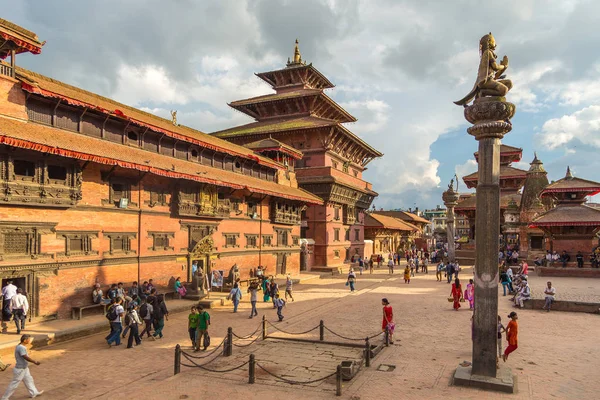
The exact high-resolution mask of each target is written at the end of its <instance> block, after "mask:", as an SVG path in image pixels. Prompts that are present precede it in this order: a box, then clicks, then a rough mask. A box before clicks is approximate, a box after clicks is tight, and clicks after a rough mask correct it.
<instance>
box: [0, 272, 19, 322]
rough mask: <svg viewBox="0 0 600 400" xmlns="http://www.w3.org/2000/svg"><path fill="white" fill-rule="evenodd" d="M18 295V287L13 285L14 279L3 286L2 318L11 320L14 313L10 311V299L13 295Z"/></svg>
mask: <svg viewBox="0 0 600 400" xmlns="http://www.w3.org/2000/svg"><path fill="white" fill-rule="evenodd" d="M16 295H17V287H16V286H15V285H13V281H11V280H9V281H7V282H6V285H5V286H4V287H3V288H2V299H3V304H2V320H4V321H10V317H12V313H11V312H10V301H11V300H12V298H13V296H16Z"/></svg>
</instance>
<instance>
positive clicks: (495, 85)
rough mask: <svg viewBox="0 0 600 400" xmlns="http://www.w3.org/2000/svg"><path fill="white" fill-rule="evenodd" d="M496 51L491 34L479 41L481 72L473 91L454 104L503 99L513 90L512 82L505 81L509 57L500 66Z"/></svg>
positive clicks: (478, 73)
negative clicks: (495, 98)
mask: <svg viewBox="0 0 600 400" xmlns="http://www.w3.org/2000/svg"><path fill="white" fill-rule="evenodd" d="M494 50H496V39H494V36H493V35H492V33H491V32H490V33H489V34H487V35H485V36H483V37H482V38H481V39H480V41H479V54H480V57H481V59H480V61H479V70H478V71H477V80H476V81H475V85H474V86H473V89H472V90H471V91H470V92H469V94H467V95H466V96H465V97H463V98H462V99H460V100H458V101H455V102H454V104H456V105H459V106H465V107H466V105H467V104H468V103H469V102H470V101H471V100H473V98H475V99H478V98H480V97H503V96H506V93H508V91H509V90H510V89H511V88H512V82H511V81H510V80H509V79H503V78H504V75H502V74H503V73H504V72H506V69H507V68H508V57H507V56H504V58H503V59H502V61H501V62H500V64H498V63H497V62H496V59H497V58H498V56H497V55H496V53H495V52H494Z"/></svg>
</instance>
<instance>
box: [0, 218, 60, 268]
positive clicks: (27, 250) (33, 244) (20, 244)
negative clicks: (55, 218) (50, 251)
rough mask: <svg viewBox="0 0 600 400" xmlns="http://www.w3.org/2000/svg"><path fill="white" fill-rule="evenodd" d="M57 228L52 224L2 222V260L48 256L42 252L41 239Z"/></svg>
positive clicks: (0, 240)
mask: <svg viewBox="0 0 600 400" xmlns="http://www.w3.org/2000/svg"><path fill="white" fill-rule="evenodd" d="M55 226H56V223H52V222H20V221H12V222H11V221H0V260H5V259H12V258H17V259H18V258H22V257H27V258H38V257H46V256H48V255H47V254H43V253H41V251H40V248H41V238H42V234H47V233H51V232H52V231H53V229H54V227H55Z"/></svg>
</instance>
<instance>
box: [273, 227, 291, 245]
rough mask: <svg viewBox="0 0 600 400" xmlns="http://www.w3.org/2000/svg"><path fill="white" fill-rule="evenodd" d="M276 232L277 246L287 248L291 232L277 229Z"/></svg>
mask: <svg viewBox="0 0 600 400" xmlns="http://www.w3.org/2000/svg"><path fill="white" fill-rule="evenodd" d="M275 232H277V246H287V245H288V233H289V230H287V229H276V230H275Z"/></svg>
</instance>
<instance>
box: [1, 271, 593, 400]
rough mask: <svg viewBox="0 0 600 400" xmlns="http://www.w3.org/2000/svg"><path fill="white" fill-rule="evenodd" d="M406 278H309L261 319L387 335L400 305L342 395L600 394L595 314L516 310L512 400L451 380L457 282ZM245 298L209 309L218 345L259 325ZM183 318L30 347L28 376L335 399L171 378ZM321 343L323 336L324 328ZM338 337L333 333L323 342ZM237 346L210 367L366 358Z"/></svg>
mask: <svg viewBox="0 0 600 400" xmlns="http://www.w3.org/2000/svg"><path fill="white" fill-rule="evenodd" d="M470 275H471V271H470V269H469V268H465V269H464V271H463V272H461V276H460V278H461V279H463V280H464V279H468V278H469V277H470ZM400 278H401V276H400V274H398V275H396V274H394V275H393V276H390V275H388V274H387V269H385V271H384V270H383V269H379V270H377V269H376V270H375V274H373V275H369V274H366V275H362V276H359V277H358V280H357V289H358V290H357V292H355V293H353V294H351V293H350V292H349V290H348V288H347V287H346V286H345V285H344V282H345V277H344V276H336V277H329V278H325V279H319V280H311V281H309V282H307V283H305V284H301V285H296V286H295V287H294V296H295V299H296V301H295V302H289V303H288V305H287V306H286V307H285V308H284V315H285V319H284V321H283V322H281V323H279V322H276V320H277V316H276V313H275V310H273V308H272V305H271V304H270V303H266V304H264V303H261V304H260V308H259V314H260V317H262V315H263V314H264V315H266V316H267V319H268V320H269V321H270V322H272V323H273V324H275V325H276V326H278V327H280V329H284V330H286V331H290V332H301V331H305V330H307V329H310V328H312V327H314V326H316V325H317V324H318V323H319V320H321V319H323V320H324V321H325V324H326V326H329V327H335V329H334V330H335V331H336V332H339V333H341V334H343V335H348V336H350V337H364V336H368V335H371V334H373V333H376V332H377V331H378V330H379V329H380V328H381V305H380V301H381V298H382V297H387V298H388V299H389V300H390V303H391V304H392V306H393V307H394V312H395V316H396V317H395V318H396V322H397V326H398V331H397V335H396V343H395V345H393V346H390V347H389V348H387V349H384V351H383V352H382V353H380V355H378V356H377V357H376V358H375V359H374V360H373V364H372V366H371V368H363V369H362V370H361V372H360V373H359V375H357V376H356V377H355V378H354V379H353V380H352V381H350V382H344V385H343V396H342V398H344V399H351V398H352V399H355V400H356V399H362V400H365V399H367V400H369V399H377V400H381V399H382V398H390V397H391V398H404V399H412V398H414V399H455V398H456V399H458V398H460V399H481V398H485V399H504V398H515V399H545V398H556V399H571V398H578V399H596V398H597V393H598V391H599V390H600V382H599V381H598V380H597V379H596V371H597V370H598V367H600V361H598V360H600V349H599V348H598V346H597V343H596V342H597V338H596V336H597V334H596V333H597V332H600V318H599V316H598V315H592V314H582V313H565V312H552V313H545V312H541V311H539V310H521V311H518V312H519V349H518V350H517V351H515V352H514V353H513V354H512V355H511V357H510V358H509V360H508V362H507V363H506V365H507V366H508V367H510V368H512V371H513V373H514V374H515V375H516V378H517V387H518V393H516V394H514V395H507V394H499V393H491V392H482V391H479V390H475V389H469V388H462V387H455V386H452V385H451V384H450V381H451V377H452V374H453V372H454V369H455V368H456V366H457V365H458V364H459V363H461V362H462V361H463V360H469V361H470V360H471V339H470V335H471V329H470V317H471V312H470V311H469V310H468V309H465V308H462V309H461V310H459V311H458V312H455V311H453V310H452V306H451V304H450V303H448V301H447V300H446V299H447V297H448V295H449V293H450V285H448V284H447V283H446V282H441V283H440V282H436V279H435V274H432V273H430V274H428V275H424V274H418V275H417V276H416V277H414V278H413V279H412V280H411V283H410V284H405V283H404V281H403V279H400ZM563 280H564V282H565V283H564V285H563ZM545 281H546V279H545V278H544V277H537V276H535V275H534V274H532V276H531V282H532V286H534V287H537V286H539V285H543V284H544V282H545ZM552 281H553V284H554V286H555V287H556V288H557V291H558V293H559V295H560V294H561V293H563V291H565V288H568V290H569V291H575V292H580V293H589V294H593V291H594V290H593V289H588V288H590V287H591V288H598V287H600V282H599V281H596V280H590V279H579V280H573V279H570V278H554V279H553V280H552ZM500 296H501V293H500ZM247 300H248V299H247V298H246V297H245V298H244V299H243V302H242V305H241V308H240V311H239V312H238V313H237V314H233V313H232V312H231V308H230V307H223V308H219V309H216V310H210V313H211V315H212V321H213V323H212V325H211V329H210V330H211V336H212V346H211V349H212V348H213V347H214V346H217V345H218V344H219V343H220V342H221V341H222V340H223V338H224V335H225V333H226V331H227V327H229V326H231V327H233V329H234V332H236V333H237V334H238V335H240V336H244V335H248V334H250V333H252V332H253V331H255V330H256V328H257V327H258V326H259V323H260V318H253V319H249V318H248V316H249V314H250V313H249V311H250V304H249V303H248V302H247ZM512 309H513V308H512V306H511V305H510V303H509V302H508V301H506V300H503V299H502V298H501V299H500V315H501V316H502V317H503V322H504V323H505V324H506V323H507V318H506V315H507V314H508V313H509V312H510V311H511V310H512ZM186 319H187V313H179V314H173V315H171V316H170V318H169V321H168V322H167V325H166V328H165V338H164V339H162V340H157V341H144V342H143V344H142V345H141V346H139V347H135V348H133V349H125V345H121V346H120V347H116V348H115V347H113V348H110V349H109V348H108V347H107V346H106V343H105V341H104V340H103V339H104V336H105V334H98V335H93V336H90V337H86V338H83V339H79V340H73V341H71V342H65V343H58V344H56V345H52V346H48V347H45V348H42V349H39V350H33V351H32V356H33V357H34V358H35V359H39V360H40V361H42V365H40V366H32V367H31V373H32V375H33V376H34V379H35V381H36V384H37V385H38V387H39V388H40V389H44V390H46V392H45V393H44V398H47V399H94V398H101V397H102V398H104V397H106V396H107V395H108V394H109V393H110V392H111V391H114V389H112V388H115V387H116V388H124V387H127V390H128V391H129V393H131V391H134V392H137V393H140V394H142V393H143V398H144V399H185V398H187V399H196V398H214V399H220V398H232V397H234V396H236V397H243V398H247V399H280V398H285V399H305V398H306V397H307V396H310V398H314V399H332V398H334V397H335V393H334V389H335V381H334V380H328V381H325V382H324V383H322V384H321V385H314V386H313V387H310V385H305V386H291V385H288V384H286V383H282V382H276V380H275V379H272V378H271V377H268V378H267V377H265V376H264V375H261V373H259V372H258V371H257V380H256V383H255V384H254V385H249V384H248V383H247V380H248V375H247V374H248V372H247V367H244V368H242V369H240V370H237V371H233V372H231V373H223V374H216V373H211V372H206V371H201V370H198V369H193V370H191V369H188V368H185V367H182V370H181V374H179V375H177V376H173V354H174V350H173V349H174V347H175V345H176V344H177V343H179V344H181V345H182V347H183V348H184V350H187V351H189V346H190V343H189V339H188V337H187V326H186ZM332 329H333V328H332ZM269 332H270V333H271V332H272V330H271V329H270V330H269ZM312 334H313V333H311V334H307V335H306V336H310V335H312ZM314 336H315V337H317V338H318V330H317V331H314ZM332 339H333V337H332V335H328V334H327V332H326V335H325V340H332ZM248 342H249V340H247V341H236V342H235V343H238V344H239V343H248ZM504 345H506V343H504ZM209 351H210V349H209ZM233 351H234V355H233V357H230V359H231V361H230V360H226V361H224V360H219V361H218V362H215V364H214V367H215V368H217V367H218V368H223V369H225V367H226V366H227V365H231V366H235V365H237V361H239V363H242V362H244V361H246V360H247V356H248V355H249V354H250V353H251V352H254V353H255V355H256V357H257V359H261V358H267V359H268V360H269V361H270V362H271V363H272V365H273V366H276V367H277V373H281V374H284V375H285V376H286V377H287V376H290V377H292V376H294V377H298V380H302V379H306V380H308V379H314V378H318V377H322V376H324V375H326V374H327V372H328V371H331V370H332V368H331V367H332V366H333V365H335V363H337V361H338V360H339V359H342V358H344V359H345V358H348V357H351V356H352V355H353V354H355V355H356V357H357V358H360V355H359V352H358V351H357V350H355V349H349V348H337V347H336V348H335V349H334V350H330V347H329V346H324V345H321V344H305V343H295V342H288V341H275V340H267V341H265V342H262V341H261V340H258V341H257V342H255V343H254V344H253V345H251V346H248V347H245V348H238V347H234V349H233ZM346 352H347V353H346ZM196 354H198V353H196ZM4 361H5V362H11V363H13V364H14V360H12V357H6V356H5V357H4ZM234 361H235V362H234ZM315 361H318V362H315ZM380 364H387V365H393V366H395V369H394V370H393V371H389V372H386V371H381V370H378V369H377V367H378V366H379V365H380ZM11 376H12V372H11V370H7V371H6V372H4V373H2V374H0V380H1V382H0V390H4V388H5V387H6V385H7V384H8V381H9V380H10V377H11ZM118 390H120V389H118ZM13 398H14V399H24V398H27V392H26V391H25V389H24V388H23V387H20V388H19V389H18V390H17V392H16V393H15V396H14V397H13Z"/></svg>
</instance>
